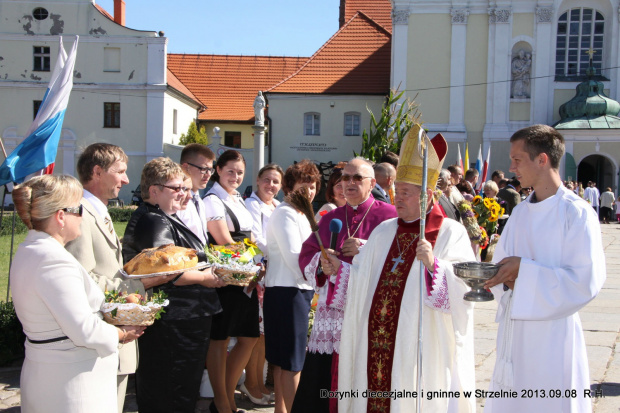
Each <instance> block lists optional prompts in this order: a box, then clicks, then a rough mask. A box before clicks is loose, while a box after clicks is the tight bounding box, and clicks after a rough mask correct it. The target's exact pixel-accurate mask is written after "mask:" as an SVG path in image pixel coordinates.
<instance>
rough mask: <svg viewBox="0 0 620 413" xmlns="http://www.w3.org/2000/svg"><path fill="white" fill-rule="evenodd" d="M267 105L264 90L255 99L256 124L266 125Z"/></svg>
mask: <svg viewBox="0 0 620 413" xmlns="http://www.w3.org/2000/svg"><path fill="white" fill-rule="evenodd" d="M265 106H266V103H265V98H264V97H263V92H261V91H259V92H258V96H256V99H254V125H256V126H265V113H264V111H265Z"/></svg>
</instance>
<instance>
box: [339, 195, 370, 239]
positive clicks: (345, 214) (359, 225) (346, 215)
mask: <svg viewBox="0 0 620 413" xmlns="http://www.w3.org/2000/svg"><path fill="white" fill-rule="evenodd" d="M375 201H376V200H375V199H373V200H372V203H371V204H370V206H369V207H368V209H367V210H366V213H365V214H364V216H363V217H362V220H361V221H360V223H359V224H358V225H357V229H356V230H355V231H353V234H351V231H350V230H349V214H348V212H347V207H346V206H345V207H344V220H345V222H346V223H347V235H348V236H349V238H353V237H354V236H355V234H357V231H359V229H360V227H361V226H362V222H364V219H365V218H366V215H368V213H369V212H370V209H371V208H372V206H373V205H374V204H375Z"/></svg>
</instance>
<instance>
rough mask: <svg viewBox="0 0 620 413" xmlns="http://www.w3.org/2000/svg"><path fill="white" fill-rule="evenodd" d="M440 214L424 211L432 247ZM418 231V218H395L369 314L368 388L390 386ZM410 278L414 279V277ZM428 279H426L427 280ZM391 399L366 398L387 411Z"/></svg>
mask: <svg viewBox="0 0 620 413" xmlns="http://www.w3.org/2000/svg"><path fill="white" fill-rule="evenodd" d="M443 218H444V217H443V214H442V212H441V209H440V208H437V207H435V208H433V209H432V210H431V211H430V212H429V214H428V215H427V219H426V230H425V236H426V240H427V241H428V242H430V243H431V245H432V246H433V247H434V246H435V241H436V240H437V235H438V233H439V228H440V227H441V223H442V222H443ZM419 234H420V220H416V221H414V222H411V223H406V222H404V221H402V220H401V219H399V220H398V230H397V231H396V236H395V237H394V241H392V246H391V247H390V250H389V252H388V254H387V257H386V259H385V263H384V264H383V269H382V270H381V276H380V277H379V282H378V284H377V288H376V290H375V294H374V296H373V298H372V305H371V307H370V314H369V317H368V359H367V364H366V365H367V369H368V370H367V377H368V390H372V391H386V392H389V391H390V390H391V386H392V363H393V361H394V347H395V344H396V330H397V328H398V317H399V315H400V305H401V301H402V299H403V294H404V292H405V285H406V284H407V279H408V276H409V271H411V266H412V265H413V260H414V259H415V256H416V252H415V251H416V248H417V247H418V236H419ZM397 240H398V243H397ZM399 246H400V252H399ZM401 254H402V256H401V257H400V258H401V259H402V260H403V261H404V262H397V261H395V260H396V259H398V257H399V256H400V255H401ZM392 269H394V271H392ZM425 274H426V275H427V276H428V272H426V271H425ZM412 282H417V281H415V280H413V281H412ZM428 282H429V280H428V279H427V284H428ZM413 356H414V355H412V357H413ZM411 374H413V372H411ZM390 400H391V399H390V398H369V399H368V407H367V411H368V412H381V413H388V412H389V411H390Z"/></svg>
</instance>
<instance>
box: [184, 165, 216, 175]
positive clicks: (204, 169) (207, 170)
mask: <svg viewBox="0 0 620 413" xmlns="http://www.w3.org/2000/svg"><path fill="white" fill-rule="evenodd" d="M186 163H187V164H188V165H191V166H193V167H194V168H196V169H198V170H199V171H200V173H201V174H203V175H206V174H207V173H210V174H212V173H213V172H215V168H209V167H208V166H198V165H194V164H193V163H190V162H186Z"/></svg>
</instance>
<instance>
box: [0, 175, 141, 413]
mask: <svg viewBox="0 0 620 413" xmlns="http://www.w3.org/2000/svg"><path fill="white" fill-rule="evenodd" d="M81 198H82V185H80V183H79V182H78V181H77V179H75V178H73V177H71V176H66V175H62V176H53V175H44V176H40V177H36V178H33V179H31V180H29V181H28V182H26V183H24V184H22V185H19V186H17V187H16V188H15V189H14V190H13V202H14V203H15V207H16V210H17V213H18V215H19V217H20V218H21V220H22V221H24V224H26V226H27V227H28V228H29V229H30V231H29V232H28V235H27V236H26V239H25V240H24V242H23V243H22V244H20V246H19V248H18V249H17V253H16V254H15V259H14V260H13V266H12V267H11V275H10V276H11V287H12V292H13V301H14V303H15V311H16V313H17V316H18V317H19V320H20V321H21V323H22V326H23V328H24V333H25V334H26V337H27V339H26V343H25V347H26V359H25V360H24V365H23V367H22V372H21V405H22V412H24V413H37V412H42V413H43V412H45V413H54V412H58V413H61V412H62V413H77V412H84V413H86V412H88V413H91V412H101V413H109V412H116V411H117V410H118V406H117V403H116V371H117V368H118V352H117V348H118V345H119V343H121V344H122V343H128V342H130V341H133V340H135V339H136V338H138V337H139V336H140V335H142V332H143V331H144V327H135V326H123V327H122V328H117V327H114V326H112V325H110V324H107V323H106V322H104V321H103V319H102V316H101V313H100V312H99V310H100V308H101V305H102V304H103V302H104V296H103V292H101V290H100V288H99V287H98V286H97V284H95V282H94V281H93V280H92V279H91V277H90V275H89V274H88V273H87V272H86V270H85V269H84V268H83V267H82V266H81V265H80V264H79V263H78V261H77V260H76V259H75V258H74V257H73V256H72V255H71V254H70V253H69V252H68V251H67V250H65V248H64V246H65V244H66V243H67V242H69V241H71V240H73V239H75V238H77V237H78V236H79V235H80V222H81V221H82V205H80V200H81Z"/></svg>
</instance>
